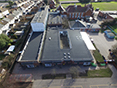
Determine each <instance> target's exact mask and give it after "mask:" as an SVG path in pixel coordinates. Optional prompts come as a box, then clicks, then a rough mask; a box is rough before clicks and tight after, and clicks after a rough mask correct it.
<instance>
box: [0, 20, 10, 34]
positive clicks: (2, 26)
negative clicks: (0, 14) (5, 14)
mask: <svg viewBox="0 0 117 88" xmlns="http://www.w3.org/2000/svg"><path fill="white" fill-rule="evenodd" d="M8 28H9V23H8V22H7V21H5V20H1V21H0V33H6V31H7V30H8Z"/></svg>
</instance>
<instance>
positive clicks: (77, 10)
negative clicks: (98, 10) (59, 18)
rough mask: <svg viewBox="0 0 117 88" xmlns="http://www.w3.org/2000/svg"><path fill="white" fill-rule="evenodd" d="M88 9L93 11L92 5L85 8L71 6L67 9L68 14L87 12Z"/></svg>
mask: <svg viewBox="0 0 117 88" xmlns="http://www.w3.org/2000/svg"><path fill="white" fill-rule="evenodd" d="M88 9H91V10H93V8H92V5H91V4H88V5H85V6H84V7H82V6H80V5H69V6H68V7H67V8H66V11H67V12H86V11H87V10H88Z"/></svg>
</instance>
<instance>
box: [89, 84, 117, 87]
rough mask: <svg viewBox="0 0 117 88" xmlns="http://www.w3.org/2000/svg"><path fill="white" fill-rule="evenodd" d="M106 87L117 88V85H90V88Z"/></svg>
mask: <svg viewBox="0 0 117 88" xmlns="http://www.w3.org/2000/svg"><path fill="white" fill-rule="evenodd" d="M101 86H102V87H104V86H105V87H106V86H113V87H117V84H111V85H109V84H99V85H90V88H93V87H97V88H99V87H101Z"/></svg>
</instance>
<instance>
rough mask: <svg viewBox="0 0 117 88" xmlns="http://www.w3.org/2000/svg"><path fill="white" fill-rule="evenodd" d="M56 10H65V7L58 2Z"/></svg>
mask: <svg viewBox="0 0 117 88" xmlns="http://www.w3.org/2000/svg"><path fill="white" fill-rule="evenodd" d="M56 10H60V11H65V9H64V8H63V6H62V5H61V4H60V5H59V6H58V7H57V9H56Z"/></svg>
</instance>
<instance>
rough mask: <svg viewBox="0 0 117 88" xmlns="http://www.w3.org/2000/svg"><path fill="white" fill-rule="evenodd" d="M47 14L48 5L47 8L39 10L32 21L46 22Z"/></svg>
mask: <svg viewBox="0 0 117 88" xmlns="http://www.w3.org/2000/svg"><path fill="white" fill-rule="evenodd" d="M47 15H48V6H46V7H45V10H42V11H38V12H37V13H36V14H35V16H34V18H33V19H32V21H31V23H44V22H45V19H46V16H47Z"/></svg>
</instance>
